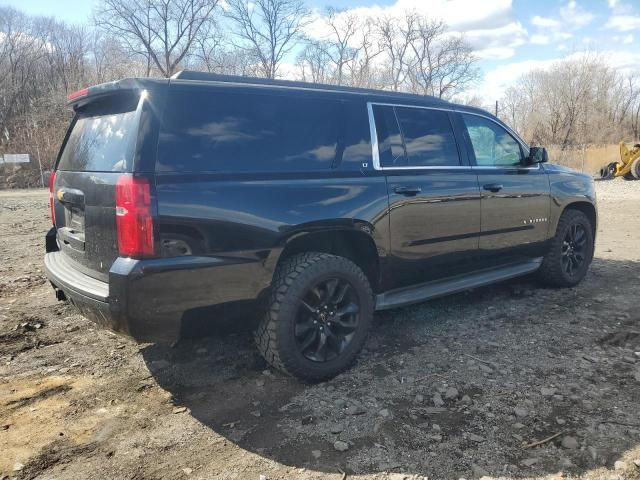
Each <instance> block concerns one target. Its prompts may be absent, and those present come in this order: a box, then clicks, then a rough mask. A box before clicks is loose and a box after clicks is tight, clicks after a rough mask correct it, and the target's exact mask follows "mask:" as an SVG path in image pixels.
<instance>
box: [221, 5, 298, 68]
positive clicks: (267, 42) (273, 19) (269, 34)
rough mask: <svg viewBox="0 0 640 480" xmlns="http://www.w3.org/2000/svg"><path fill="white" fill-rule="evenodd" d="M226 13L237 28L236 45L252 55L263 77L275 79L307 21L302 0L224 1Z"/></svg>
mask: <svg viewBox="0 0 640 480" xmlns="http://www.w3.org/2000/svg"><path fill="white" fill-rule="evenodd" d="M226 15H227V17H228V18H229V19H230V20H231V21H232V22H233V23H234V24H235V26H236V27H237V30H236V31H235V34H236V36H237V37H238V39H239V40H240V42H239V44H238V45H239V46H240V47H242V48H244V49H245V50H246V51H247V52H249V53H250V54H251V55H252V56H254V57H255V59H256V61H257V62H258V65H259V67H260V70H259V73H260V75H261V76H264V77H266V78H276V76H277V75H278V68H279V67H280V65H281V63H282V61H283V59H284V58H285V56H286V55H287V54H288V53H289V52H290V51H291V50H292V49H293V47H294V46H295V45H296V44H297V42H298V41H299V40H301V39H302V38H303V28H304V27H305V26H306V25H307V24H308V23H309V11H308V10H307V8H306V7H305V6H304V2H303V1H302V0H227V10H226Z"/></svg>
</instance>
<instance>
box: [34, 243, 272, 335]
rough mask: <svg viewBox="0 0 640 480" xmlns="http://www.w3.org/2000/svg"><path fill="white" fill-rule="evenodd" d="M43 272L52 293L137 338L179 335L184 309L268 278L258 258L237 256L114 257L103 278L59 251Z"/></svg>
mask: <svg viewBox="0 0 640 480" xmlns="http://www.w3.org/2000/svg"><path fill="white" fill-rule="evenodd" d="M44 267H45V272H46V275H47V277H48V278H49V280H50V282H51V284H52V285H53V287H54V288H55V289H56V291H58V292H63V293H64V295H60V294H58V298H62V299H64V298H66V299H68V300H69V302H70V303H72V304H73V305H75V306H76V307H78V309H79V310H80V312H81V313H82V314H83V315H84V316H86V317H87V318H89V319H90V320H92V321H94V322H95V323H97V324H98V325H100V326H103V327H106V328H109V329H111V330H113V331H116V332H119V333H122V334H125V335H128V336H130V337H132V338H134V339H135V340H137V341H139V342H171V341H175V340H177V339H178V338H180V335H181V332H182V328H183V319H184V316H185V314H187V313H188V312H190V311H197V310H198V309H201V308H203V307H211V306H215V305H220V304H224V303H229V302H234V301H246V300H254V299H256V298H257V297H258V296H259V294H260V293H261V292H262V291H264V290H265V289H266V288H267V287H268V285H269V283H270V280H271V276H270V274H269V273H268V271H267V270H266V269H265V268H264V266H263V265H262V262H256V261H255V260H254V261H251V260H247V259H237V258H218V257H179V258H166V259H163V258H160V259H152V260H134V259H130V258H118V259H117V260H116V261H115V262H114V264H113V266H112V267H111V270H110V271H109V282H108V283H107V282H101V281H99V280H96V279H94V278H92V277H89V276H87V275H85V274H83V273H81V272H78V271H77V270H76V269H74V268H73V266H72V265H71V264H70V263H69V262H67V261H66V259H65V256H64V254H63V253H61V252H57V251H53V252H49V253H47V254H46V255H45V258H44Z"/></svg>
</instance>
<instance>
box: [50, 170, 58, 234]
mask: <svg viewBox="0 0 640 480" xmlns="http://www.w3.org/2000/svg"><path fill="white" fill-rule="evenodd" d="M55 181H56V171H55V170H52V171H51V175H50V176H49V209H50V210H51V223H52V224H53V225H54V226H55V224H56V210H55V208H54V207H53V184H54V182H55Z"/></svg>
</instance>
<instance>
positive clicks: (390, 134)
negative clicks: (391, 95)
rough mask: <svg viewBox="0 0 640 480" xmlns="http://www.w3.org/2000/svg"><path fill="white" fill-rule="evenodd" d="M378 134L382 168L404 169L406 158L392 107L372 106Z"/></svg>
mask: <svg viewBox="0 0 640 480" xmlns="http://www.w3.org/2000/svg"><path fill="white" fill-rule="evenodd" d="M373 116H374V118H375V122H376V132H377V134H378V150H379V152H380V164H381V165H382V166H383V167H406V166H407V157H406V155H405V151H404V145H403V144H402V136H401V135H400V129H399V128H398V122H397V121H396V115H395V113H394V111H393V107H385V106H381V105H374V106H373Z"/></svg>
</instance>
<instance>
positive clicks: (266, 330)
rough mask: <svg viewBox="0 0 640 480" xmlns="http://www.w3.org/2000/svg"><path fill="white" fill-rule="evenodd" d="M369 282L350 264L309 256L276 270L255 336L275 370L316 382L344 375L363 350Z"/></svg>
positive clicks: (369, 313)
mask: <svg viewBox="0 0 640 480" xmlns="http://www.w3.org/2000/svg"><path fill="white" fill-rule="evenodd" d="M373 307H374V301H373V293H372V292H371V288H370V286H369V282H368V280H367V277H366V276H365V275H364V273H363V272H362V270H360V268H358V266H356V265H355V264H354V263H353V262H351V261H350V260H348V259H346V258H343V257H338V256H335V255H330V254H327V253H317V252H309V253H303V254H299V255H295V256H293V257H291V258H288V259H286V260H285V261H284V262H283V263H282V264H281V265H280V266H279V267H278V269H277V271H276V274H275V277H274V282H273V285H272V294H271V298H270V301H269V304H268V306H267V312H266V314H265V316H264V318H263V320H262V322H261V323H260V325H259V327H258V329H257V330H256V333H255V339H256V344H257V346H258V349H259V350H260V353H262V355H263V356H264V358H265V359H266V360H267V361H268V362H269V363H270V364H271V365H272V366H274V367H275V368H277V369H279V370H281V371H282V372H284V373H286V374H288V375H291V376H293V377H296V378H298V379H300V380H304V381H310V382H318V381H322V380H327V379H329V378H332V377H334V376H335V375H337V374H338V373H340V372H342V371H344V370H346V369H347V368H348V367H349V366H350V365H351V364H352V363H353V361H354V360H355V358H356V356H357V355H358V353H359V352H360V350H361V349H362V346H363V345H364V342H365V340H366V337H367V333H368V332H369V328H370V326H371V321H372V318H373Z"/></svg>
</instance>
